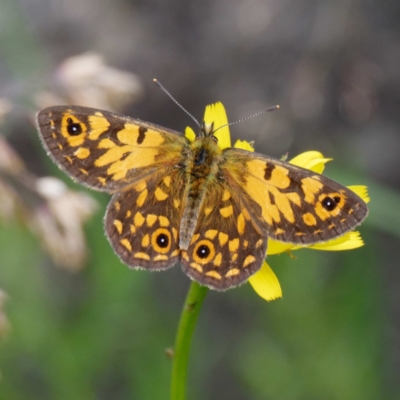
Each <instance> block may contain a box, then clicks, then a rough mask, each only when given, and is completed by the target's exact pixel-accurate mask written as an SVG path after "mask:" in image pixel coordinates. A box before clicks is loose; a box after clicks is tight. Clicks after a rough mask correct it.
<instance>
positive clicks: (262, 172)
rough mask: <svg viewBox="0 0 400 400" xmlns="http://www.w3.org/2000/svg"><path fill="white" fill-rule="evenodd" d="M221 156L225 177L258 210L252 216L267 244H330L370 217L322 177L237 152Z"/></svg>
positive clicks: (357, 200)
mask: <svg viewBox="0 0 400 400" xmlns="http://www.w3.org/2000/svg"><path fill="white" fill-rule="evenodd" d="M225 156H226V158H227V163H226V166H225V167H224V168H225V173H226V174H227V175H230V176H231V177H232V178H233V179H235V181H236V182H238V183H240V184H241V185H242V188H243V190H244V191H245V192H246V193H247V194H248V195H249V196H250V197H251V198H252V199H253V200H254V201H255V202H256V203H257V204H258V205H259V206H260V209H259V211H257V210H256V209H254V210H252V213H253V214H254V215H255V216H258V217H261V219H262V220H263V221H264V222H265V225H264V226H265V227H266V230H265V232H266V234H267V235H268V237H269V238H271V239H275V240H279V241H282V242H290V243H295V244H313V243H318V242H323V241H328V240H331V239H334V238H336V237H338V236H341V235H343V234H345V233H346V232H348V231H350V230H353V229H354V228H355V227H356V226H357V225H359V224H361V222H362V221H363V220H364V219H365V218H366V216H367V215H368V208H367V206H366V204H365V202H364V201H363V200H362V199H361V198H360V197H359V196H357V195H356V194H355V193H354V192H352V191H351V190H350V189H348V188H346V187H345V186H342V185H340V184H338V183H337V182H335V181H332V180H331V179H329V178H327V177H325V176H323V175H320V174H317V173H314V172H312V171H310V170H307V169H303V168H300V167H297V166H295V165H291V164H289V163H285V162H282V161H279V160H275V159H273V158H270V157H267V156H264V155H262V154H257V153H249V152H245V151H241V150H238V149H229V150H227V151H226V152H225ZM239 165H240V168H238V166H239ZM257 214H258V215H257Z"/></svg>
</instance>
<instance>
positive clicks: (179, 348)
mask: <svg viewBox="0 0 400 400" xmlns="http://www.w3.org/2000/svg"><path fill="white" fill-rule="evenodd" d="M207 292H208V288H206V287H205V286H200V285H199V284H198V283H196V282H192V283H191V285H190V288H189V292H188V294H187V296H186V299H185V303H184V305H183V309H182V313H181V318H180V320H179V326H178V331H177V334H176V339H175V347H174V356H173V364H172V378H171V400H184V399H185V397H186V379H187V370H188V361H189V352H190V343H191V341H192V336H193V331H194V328H195V326H196V322H197V318H198V316H199V313H200V310H201V306H202V304H203V301H204V298H205V297H206V294H207Z"/></svg>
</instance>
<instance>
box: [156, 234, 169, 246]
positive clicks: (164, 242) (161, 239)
mask: <svg viewBox="0 0 400 400" xmlns="http://www.w3.org/2000/svg"><path fill="white" fill-rule="evenodd" d="M156 243H157V244H158V246H160V247H161V248H165V247H168V244H169V238H168V236H167V235H166V234H165V233H160V234H159V235H158V236H157V238H156Z"/></svg>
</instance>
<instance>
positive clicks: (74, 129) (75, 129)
mask: <svg viewBox="0 0 400 400" xmlns="http://www.w3.org/2000/svg"><path fill="white" fill-rule="evenodd" d="M67 124H68V125H67V132H68V134H69V135H71V136H77V135H80V134H81V133H82V126H81V124H79V123H77V122H74V121H73V120H72V118H68V119H67Z"/></svg>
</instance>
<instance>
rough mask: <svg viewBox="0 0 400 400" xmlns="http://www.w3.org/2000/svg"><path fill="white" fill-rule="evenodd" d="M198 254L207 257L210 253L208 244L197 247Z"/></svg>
mask: <svg viewBox="0 0 400 400" xmlns="http://www.w3.org/2000/svg"><path fill="white" fill-rule="evenodd" d="M196 254H197V256H198V257H200V258H207V257H208V256H209V255H210V248H209V247H208V246H207V245H205V244H202V245H201V246H199V247H198V248H197V251H196Z"/></svg>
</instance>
